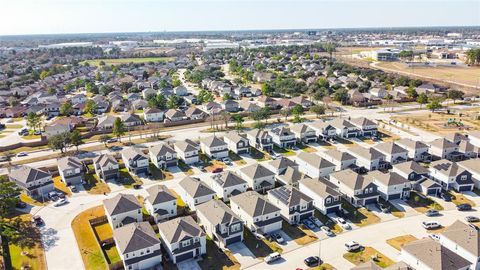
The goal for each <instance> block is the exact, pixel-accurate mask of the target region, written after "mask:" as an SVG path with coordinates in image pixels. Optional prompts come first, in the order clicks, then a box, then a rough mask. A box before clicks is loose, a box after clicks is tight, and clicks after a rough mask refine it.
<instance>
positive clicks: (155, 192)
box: [144, 185, 177, 223]
mask: <svg viewBox="0 0 480 270" xmlns="http://www.w3.org/2000/svg"><path fill="white" fill-rule="evenodd" d="M147 193H148V196H147V197H146V198H145V202H144V204H145V209H146V210H147V212H148V213H149V214H150V215H151V216H152V217H153V218H154V219H155V223H158V222H160V221H162V220H165V219H169V218H171V217H175V216H177V197H175V195H174V194H173V193H172V192H171V191H170V190H169V189H168V188H167V187H166V186H164V185H155V186H151V187H149V188H148V189H147Z"/></svg>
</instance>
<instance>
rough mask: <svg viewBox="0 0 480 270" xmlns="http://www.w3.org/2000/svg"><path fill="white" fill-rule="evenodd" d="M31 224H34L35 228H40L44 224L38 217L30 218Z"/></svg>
mask: <svg viewBox="0 0 480 270" xmlns="http://www.w3.org/2000/svg"><path fill="white" fill-rule="evenodd" d="M32 222H33V224H35V226H37V227H40V226H43V225H44V224H45V223H44V222H43V219H42V218H41V217H40V216H33V217H32Z"/></svg>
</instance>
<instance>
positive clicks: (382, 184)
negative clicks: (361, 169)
mask: <svg viewBox="0 0 480 270" xmlns="http://www.w3.org/2000/svg"><path fill="white" fill-rule="evenodd" d="M364 177H365V178H368V181H370V180H373V183H374V184H375V185H377V191H378V193H379V194H380V197H382V198H383V199H384V200H386V201H388V200H395V199H406V198H408V197H409V196H410V191H411V190H412V182H410V181H409V180H407V179H405V178H404V177H402V176H401V175H399V174H398V173H395V172H387V173H383V172H380V171H372V172H368V174H367V175H365V176H364Z"/></svg>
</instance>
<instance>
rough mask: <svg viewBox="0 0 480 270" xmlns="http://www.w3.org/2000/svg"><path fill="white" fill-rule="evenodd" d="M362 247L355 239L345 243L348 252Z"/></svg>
mask: <svg viewBox="0 0 480 270" xmlns="http://www.w3.org/2000/svg"><path fill="white" fill-rule="evenodd" d="M361 247H362V246H361V245H360V244H359V243H357V242H355V241H350V242H347V243H345V249H346V250H347V251H348V252H351V251H356V250H359V249H360V248H361Z"/></svg>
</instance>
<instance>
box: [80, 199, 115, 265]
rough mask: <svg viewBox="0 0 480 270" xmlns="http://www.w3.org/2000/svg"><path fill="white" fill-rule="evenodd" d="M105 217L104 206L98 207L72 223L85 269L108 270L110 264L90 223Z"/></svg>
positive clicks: (83, 213) (85, 212) (88, 210)
mask: <svg viewBox="0 0 480 270" xmlns="http://www.w3.org/2000/svg"><path fill="white" fill-rule="evenodd" d="M104 215H105V210H104V208H103V206H96V207H93V208H90V209H87V210H85V211H83V212H81V213H80V214H79V215H77V216H76V217H75V218H74V219H73V221H72V229H73V233H74V234H75V238H76V240H77V245H78V249H79V250H80V253H81V255H82V260H83V264H84V265H85V269H93V270H97V269H98V270H105V269H108V263H107V261H106V260H105V258H104V256H103V253H102V249H101V248H100V245H99V244H98V242H97V239H96V238H95V235H94V233H93V230H92V229H91V227H90V224H89V222H88V221H89V220H90V219H93V218H97V217H102V216H104Z"/></svg>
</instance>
